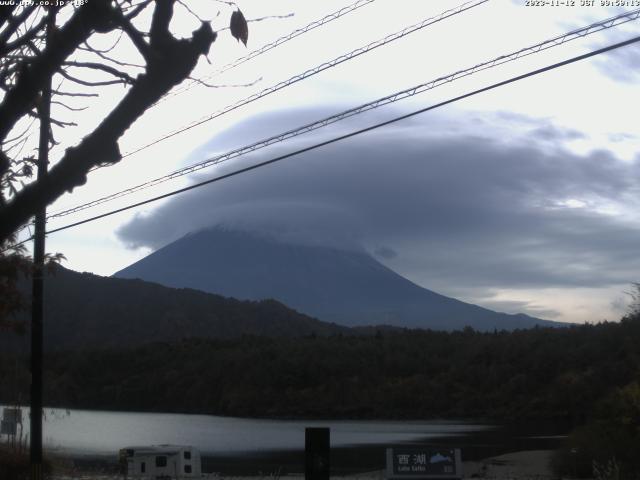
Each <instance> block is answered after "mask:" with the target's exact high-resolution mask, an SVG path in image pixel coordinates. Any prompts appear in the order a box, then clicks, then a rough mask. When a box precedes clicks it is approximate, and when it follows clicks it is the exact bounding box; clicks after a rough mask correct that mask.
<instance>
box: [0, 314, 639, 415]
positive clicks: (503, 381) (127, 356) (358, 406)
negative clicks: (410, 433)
mask: <svg viewBox="0 0 640 480" xmlns="http://www.w3.org/2000/svg"><path fill="white" fill-rule="evenodd" d="M21 365H22V373H21V374H19V375H18V376H19V377H20V378H22V380H21V381H22V382H25V381H26V378H27V372H26V362H24V361H22V362H21ZM11 367H12V363H10V362H9V361H8V360H7V358H6V357H5V358H4V359H3V363H2V368H3V370H5V371H4V372H2V378H5V374H6V373H7V369H9V370H10V369H11ZM46 367H47V372H46V376H45V378H46V379H47V388H46V395H45V399H46V403H47V404H49V405H58V406H65V407H78V408H95V409H122V410H149V411H167V412H201V413H211V414H223V415H240V416H270V417H271V416H273V417H348V418H355V417H360V418H364V417H370V418H374V417H375V418H432V417H492V418H497V419H500V420H508V419H519V418H546V419H550V418H557V419H565V420H571V421H573V422H578V423H580V422H582V421H584V420H585V419H587V418H588V417H589V416H590V415H591V414H592V412H593V411H594V408H595V406H596V405H597V404H598V402H599V401H601V400H602V399H604V398H606V397H607V396H608V395H610V394H612V393H613V392H615V391H616V389H617V388H619V387H624V386H625V385H628V384H630V383H632V382H633V381H636V380H638V379H639V373H640V318H638V317H637V316H636V317H633V318H627V319H625V320H623V321H622V322H621V323H605V324H600V325H585V326H573V327H570V328H566V329H554V328H535V329H532V330H521V331H515V332H494V333H479V332H475V331H473V330H471V329H465V330H464V331H458V332H434V331H409V330H407V331H401V332H389V331H387V332H384V333H382V332H381V333H380V334H378V335H373V336H342V335H334V336H330V337H319V336H318V337H316V336H307V337H304V338H265V337H254V336H245V337H242V338H239V339H234V340H198V339H190V340H184V341H181V342H178V343H175V344H169V343H159V344H153V345H147V346H143V347H139V348H135V349H103V350H85V351H74V352H58V353H55V354H49V355H48V356H47V360H46ZM0 388H1V389H2V390H0V400H1V401H7V400H10V396H11V392H10V391H9V390H8V387H7V386H6V385H4V384H3V385H2V386H0Z"/></svg>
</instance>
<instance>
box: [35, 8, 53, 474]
mask: <svg viewBox="0 0 640 480" xmlns="http://www.w3.org/2000/svg"><path fill="white" fill-rule="evenodd" d="M48 15H49V19H48V25H47V41H48V40H49V38H50V35H51V32H52V30H53V27H54V26H55V10H53V9H51V10H49V13H48ZM38 116H39V117H40V139H39V144H38V176H37V180H36V181H38V182H42V181H44V178H45V177H46V175H47V166H48V163H49V131H50V128H51V77H49V79H48V82H47V84H46V85H45V87H44V88H43V90H42V97H41V99H40V104H39V106H38ZM46 216H47V210H46V206H43V207H42V208H41V209H40V210H39V211H38V212H37V213H36V215H35V232H34V241H33V285H32V300H31V419H30V422H31V423H30V426H31V434H30V435H31V442H30V451H29V453H30V460H31V480H42V479H43V475H42V384H43V375H42V363H43V362H42V350H43V348H42V346H43V325H42V324H43V314H44V278H43V276H44V258H45V228H46Z"/></svg>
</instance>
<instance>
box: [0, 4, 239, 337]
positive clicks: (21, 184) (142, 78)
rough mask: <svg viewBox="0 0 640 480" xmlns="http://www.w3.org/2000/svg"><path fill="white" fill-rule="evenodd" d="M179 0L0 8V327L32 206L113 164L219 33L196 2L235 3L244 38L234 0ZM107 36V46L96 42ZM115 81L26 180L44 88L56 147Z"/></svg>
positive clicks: (12, 299)
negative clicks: (114, 89)
mask: <svg viewBox="0 0 640 480" xmlns="http://www.w3.org/2000/svg"><path fill="white" fill-rule="evenodd" d="M187 1H188V0H139V1H134V0H74V1H65V2H63V1H59V2H37V1H35V2H22V3H24V4H23V5H19V4H20V2H15V5H8V6H4V7H2V8H0V89H1V90H2V92H3V93H2V96H1V97H0V298H2V301H0V326H2V325H3V323H4V326H7V325H10V326H15V325H12V324H10V322H8V318H9V317H10V316H11V314H12V312H15V311H16V310H19V309H20V308H22V307H24V305H23V302H22V300H21V298H20V296H19V294H18V290H17V287H16V285H17V283H16V282H17V281H18V278H19V277H20V276H21V274H25V273H26V274H28V273H29V271H30V270H29V269H30V264H29V259H28V257H27V256H26V255H25V250H24V247H22V246H19V247H12V245H13V243H14V242H15V239H16V234H17V232H18V231H19V229H20V228H21V227H22V226H24V225H25V224H26V223H27V222H29V221H30V219H31V218H32V217H33V216H34V214H35V213H36V212H37V211H39V210H41V209H42V208H43V207H45V206H46V205H48V204H50V203H52V202H53V201H55V200H56V199H57V198H58V197H60V196H61V195H63V194H64V193H65V192H71V191H72V190H73V189H74V188H76V187H78V186H80V185H83V184H84V183H86V181H87V174H88V173H89V172H90V171H91V170H92V169H94V168H96V167H98V166H104V165H109V164H114V163H116V162H118V161H120V159H121V158H122V155H121V153H120V150H119V147H118V141H119V139H120V137H121V136H122V135H123V134H124V132H125V131H126V130H127V129H129V128H130V127H131V126H132V125H133V123H134V122H136V120H138V119H139V118H140V117H141V115H143V114H144V112H145V111H146V110H147V109H148V108H149V107H150V106H152V105H153V104H155V103H156V102H158V101H159V100H160V99H161V98H162V97H163V96H164V95H165V94H166V93H167V92H169V91H170V90H171V89H172V88H173V87H174V86H176V85H178V84H180V83H181V82H182V81H183V80H185V79H187V78H190V74H191V72H192V71H193V69H194V67H195V66H196V64H197V63H198V61H199V59H200V58H202V57H206V56H207V55H208V53H209V50H210V47H211V45H212V44H213V42H214V41H215V39H216V36H217V34H216V33H215V32H214V31H213V29H212V27H211V25H210V22H208V21H205V20H202V18H201V17H199V16H198V14H197V13H195V11H194V10H197V8H195V7H196V6H197V7H199V8H200V9H202V8H209V9H211V8H210V7H213V6H215V5H216V3H219V4H223V5H224V6H225V8H227V7H228V8H230V9H235V10H236V11H235V12H234V13H233V15H231V14H230V15H229V16H230V17H233V22H231V25H230V32H231V34H232V35H233V36H234V37H236V38H238V39H242V40H243V41H246V37H247V28H246V20H245V19H244V16H243V15H242V14H241V13H240V11H239V10H237V7H236V6H235V3H232V2H227V1H223V0H208V2H199V3H197V4H195V3H192V4H191V5H188V4H187ZM53 3H57V4H58V5H55V6H53V5H50V4H53ZM178 10H180V12H179V13H180V15H183V16H184V15H187V16H190V17H191V18H192V19H193V18H195V19H196V20H197V24H198V25H199V27H198V28H197V29H196V30H195V31H193V32H192V33H191V35H190V36H187V38H183V37H180V36H179V35H178V33H177V32H176V30H177V27H175V25H173V24H172V20H174V19H175V18H177V15H176V13H177V12H178ZM174 23H176V22H174ZM172 25H173V26H172ZM107 41H110V42H111V44H110V45H111V46H108V47H103V46H100V47H98V46H96V45H97V44H100V45H102V44H104V43H106V42H107ZM126 49H128V50H129V51H133V52H137V57H138V59H137V60H131V58H129V57H130V56H131V55H129V56H126V57H125V56H124V55H123V53H122V52H124V51H126ZM116 84H120V85H123V86H124V87H125V93H124V95H123V96H122V97H121V98H120V100H119V101H118V102H117V103H114V105H113V107H112V108H111V110H110V112H109V113H108V114H106V115H105V116H104V117H103V119H102V121H101V122H100V123H99V124H98V125H97V126H96V127H95V128H94V129H93V130H91V131H89V132H88V133H87V134H86V135H85V136H84V138H82V139H81V140H80V141H79V142H78V143H77V144H75V145H71V146H67V145H64V146H61V147H59V148H63V147H66V150H64V152H62V153H61V152H58V154H57V157H58V160H57V161H56V162H55V164H54V165H53V166H52V167H51V168H50V169H49V171H48V173H47V175H46V176H45V177H44V178H41V179H39V180H33V179H32V176H33V173H34V170H35V164H36V159H35V156H36V155H34V154H33V149H32V150H31V153H23V152H24V151H25V150H29V149H28V148H27V149H25V145H28V141H29V138H30V134H31V128H30V127H31V126H32V124H33V123H34V122H35V121H36V120H37V119H38V118H39V117H40V113H41V112H40V106H41V105H42V104H43V102H42V101H41V99H42V92H43V89H44V88H45V87H46V86H47V85H52V87H51V94H52V105H56V106H57V107H58V108H57V110H56V113H55V115H54V117H53V118H51V128H50V132H49V139H48V140H49V146H50V147H55V146H57V145H59V144H58V142H57V141H56V136H57V132H59V130H60V129H61V128H65V127H72V126H76V124H75V123H74V122H73V121H70V119H69V118H68V117H72V116H73V114H74V112H76V111H78V110H84V109H86V108H88V107H87V105H85V103H88V104H91V101H92V100H93V98H92V97H98V96H99V93H100V91H101V89H104V88H105V86H108V85H116ZM78 102H83V105H81V106H78V105H77V103H78ZM60 112H63V114H61V113H60ZM64 113H70V115H64ZM60 117H67V118H60ZM81 126H83V125H81Z"/></svg>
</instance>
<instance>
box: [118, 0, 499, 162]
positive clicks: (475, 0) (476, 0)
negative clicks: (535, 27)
mask: <svg viewBox="0 0 640 480" xmlns="http://www.w3.org/2000/svg"><path fill="white" fill-rule="evenodd" d="M488 1H489V0H471V1H468V2H465V3H463V4H462V5H459V6H457V7H455V8H452V9H449V10H446V11H444V12H442V13H440V14H438V15H436V16H433V17H430V18H426V19H424V20H422V21H421V22H418V23H416V24H414V25H411V26H409V27H405V28H403V29H402V30H400V31H398V32H395V33H392V34H390V35H387V36H386V37H384V38H382V39H379V40H376V41H374V42H371V43H369V44H367V45H365V46H363V47H359V48H357V49H355V50H352V51H351V52H349V53H345V54H344V55H340V56H339V57H336V58H334V59H333V60H329V61H328V62H324V63H322V64H320V65H318V66H316V67H313V68H310V69H308V70H306V71H304V72H302V73H299V74H297V75H294V76H293V77H291V78H289V79H287V80H283V81H282V82H279V83H277V84H275V85H272V86H270V87H267V88H265V89H264V90H262V91H260V92H257V93H254V94H253V95H250V96H248V97H246V98H243V99H242V100H239V101H237V102H235V103H232V104H230V105H227V106H226V107H223V108H222V109H220V110H218V111H216V112H214V113H212V114H210V115H207V116H205V117H202V118H200V119H198V120H196V121H194V122H192V123H190V124H188V125H186V126H184V127H181V128H179V129H176V130H173V131H172V132H169V133H167V134H165V135H163V136H162V137H160V138H157V139H156V140H154V141H152V142H150V143H147V144H145V145H143V146H141V147H138V148H136V149H135V150H132V151H130V152H127V153H125V154H124V155H122V158H125V157H128V156H131V155H133V154H135V153H138V152H141V151H142V150H145V149H147V148H149V147H151V146H153V145H156V144H158V143H160V142H163V141H164V140H167V139H169V138H171V137H174V136H176V135H178V134H180V133H183V132H186V131H187V130H191V129H192V128H194V127H197V126H199V125H202V124H203V123H206V122H209V121H211V120H213V119H214V118H218V117H220V116H222V115H224V114H226V113H229V112H231V111H233V110H236V109H237V108H240V107H243V106H244V105H247V104H249V103H252V102H255V101H256V100H259V99H261V98H263V97H266V96H267V95H270V94H272V93H275V92H277V91H279V90H282V89H283V88H286V87H288V86H290V85H293V84H295V83H298V82H300V81H302V80H304V79H306V78H309V77H312V76H314V75H317V74H318V73H320V72H323V71H325V70H328V69H330V68H333V67H335V66H337V65H340V64H342V63H344V62H347V61H349V60H353V59H354V58H356V57H358V56H360V55H363V54H365V53H368V52H370V51H372V50H374V49H376V48H378V47H382V46H384V45H386V44H388V43H391V42H393V41H395V40H399V39H401V38H403V37H406V36H407V35H409V34H411V33H413V32H416V31H418V30H421V29H423V28H425V27H428V26H430V25H433V24H435V23H438V22H441V21H442V20H444V19H446V18H449V17H452V16H455V15H458V14H460V13H462V12H464V11H466V10H470V9H472V8H474V7H477V6H479V5H481V4H483V3H486V2H488Z"/></svg>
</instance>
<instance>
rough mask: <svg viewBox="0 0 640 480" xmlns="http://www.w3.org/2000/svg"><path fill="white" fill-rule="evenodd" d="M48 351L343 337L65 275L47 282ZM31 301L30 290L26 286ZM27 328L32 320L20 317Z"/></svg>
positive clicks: (167, 293) (3, 341)
mask: <svg viewBox="0 0 640 480" xmlns="http://www.w3.org/2000/svg"><path fill="white" fill-rule="evenodd" d="M45 287H46V288H45V311H46V316H45V325H44V328H45V348H46V349H47V350H62V349H75V348H87V347H125V346H130V347H133V346H139V345H142V344H144V343H150V342H162V341H168V342H170V341H177V340H181V339H183V338H192V337H196V338H233V337H238V336H240V335H242V334H253V335H267V336H270V335H274V336H280V335H290V336H301V335H310V334H312V333H315V334H317V335H330V334H337V333H342V332H344V333H346V332H347V331H348V329H347V328H346V327H340V326H338V325H333V324H330V323H326V322H321V321H319V320H316V319H313V318H311V317H308V316H306V315H303V314H301V313H298V312H296V311H294V310H291V309H290V308H288V307H286V306H285V305H282V304H281V303H279V302H277V301H274V300H263V301H240V300H236V299H233V298H225V297H221V296H220V295H214V294H210V293H205V292H200V291H197V290H191V289H188V288H177V289H176V288H168V287H163V286H162V285H158V284H156V283H151V282H144V281H142V280H125V279H119V278H109V277H101V276H98V275H94V274H91V273H78V272H74V271H72V270H67V269H65V268H62V267H57V268H56V273H55V275H52V276H49V277H47V279H46V286H45ZM24 289H25V295H26V296H27V298H29V297H28V295H29V294H28V293H27V292H29V290H28V289H29V285H27V284H26V283H25V285H24ZM22 318H23V320H24V321H25V323H27V320H28V316H27V314H26V312H23V317H22ZM28 341H29V339H28V336H22V337H18V336H10V335H9V334H8V333H3V334H2V335H0V349H3V348H5V349H7V348H12V349H13V350H16V344H18V346H21V347H22V350H23V351H28V350H27V348H28V347H27V346H28Z"/></svg>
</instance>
